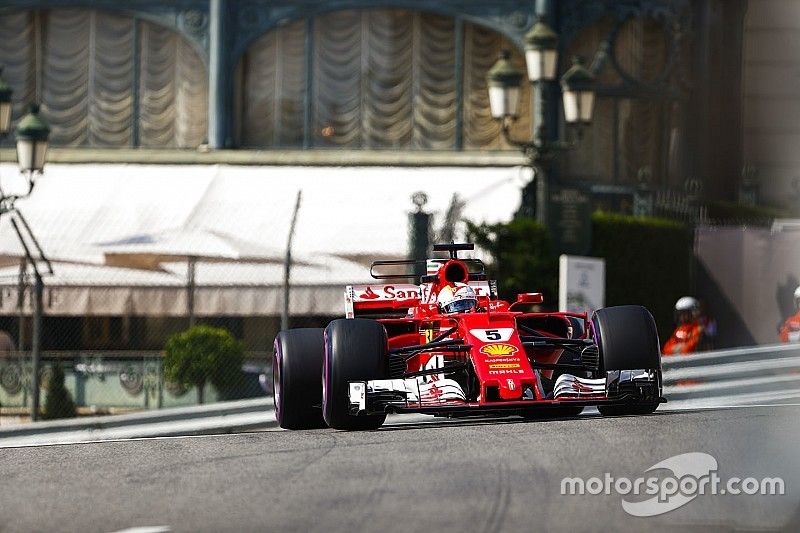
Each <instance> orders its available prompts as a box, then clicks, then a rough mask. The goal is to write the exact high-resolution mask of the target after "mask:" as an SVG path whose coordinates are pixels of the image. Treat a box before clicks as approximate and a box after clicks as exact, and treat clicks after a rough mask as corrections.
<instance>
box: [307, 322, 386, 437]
mask: <svg viewBox="0 0 800 533" xmlns="http://www.w3.org/2000/svg"><path fill="white" fill-rule="evenodd" d="M387 361H388V341H387V338H386V330H385V329H384V327H383V326H382V325H381V324H380V323H379V322H376V321H374V320H368V319H363V318H351V319H339V320H334V321H332V322H331V323H330V324H328V327H327V328H325V363H324V365H323V369H322V415H323V417H324V418H325V422H326V423H327V424H328V425H329V426H330V427H332V428H334V429H343V430H366V429H377V428H379V427H380V426H381V425H382V424H383V422H384V421H385V420H386V414H380V415H359V416H354V415H351V414H350V400H349V398H348V390H349V383H350V382H351V381H369V380H371V379H387V378H388V376H389V371H388V365H387Z"/></svg>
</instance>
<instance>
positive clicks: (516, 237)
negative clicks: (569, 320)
mask: <svg viewBox="0 0 800 533" xmlns="http://www.w3.org/2000/svg"><path fill="white" fill-rule="evenodd" d="M467 236H468V239H469V240H470V241H471V242H474V243H475V244H476V245H477V246H479V247H481V248H483V249H484V250H486V251H487V252H489V254H491V256H492V263H491V264H490V265H489V266H488V267H487V269H488V273H489V275H490V277H491V278H493V279H497V284H498V287H497V288H498V292H499V293H500V297H501V298H505V299H512V300H513V299H514V298H516V295H517V294H518V293H521V292H541V293H543V294H544V301H545V305H546V306H547V307H548V308H555V307H556V306H557V304H558V301H557V300H558V298H557V295H558V292H557V291H558V259H557V258H556V256H555V255H554V253H553V246H552V243H551V241H550V238H549V236H548V235H547V231H546V230H545V228H544V226H542V225H541V224H539V223H538V222H536V221H535V220H533V219H530V218H516V219H514V220H512V221H511V222H508V223H497V224H479V225H476V224H472V223H470V222H467Z"/></svg>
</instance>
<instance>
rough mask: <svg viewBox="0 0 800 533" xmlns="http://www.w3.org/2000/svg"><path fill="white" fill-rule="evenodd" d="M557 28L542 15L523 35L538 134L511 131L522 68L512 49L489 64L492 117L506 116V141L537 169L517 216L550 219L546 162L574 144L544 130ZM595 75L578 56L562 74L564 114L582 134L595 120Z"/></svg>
mask: <svg viewBox="0 0 800 533" xmlns="http://www.w3.org/2000/svg"><path fill="white" fill-rule="evenodd" d="M558 40H559V37H558V34H557V33H556V32H555V31H553V29H552V28H551V27H550V26H548V25H547V24H546V23H545V22H544V21H543V19H542V18H539V19H538V20H537V21H536V23H535V24H534V25H533V27H532V28H531V29H530V31H528V33H527V34H526V35H525V62H526V65H527V68H528V80H529V81H530V82H531V85H532V86H533V96H534V105H533V106H532V109H533V110H534V113H535V116H534V117H533V119H534V120H533V124H534V129H533V131H534V134H533V136H532V138H531V139H530V140H520V139H515V138H513V137H512V136H511V134H510V125H511V123H512V122H513V121H514V120H516V119H517V117H518V112H517V110H518V107H519V97H520V93H521V91H520V87H519V84H520V81H521V79H522V73H521V72H520V71H519V70H517V69H516V67H514V65H513V64H512V63H511V60H510V57H511V54H510V52H509V51H508V50H503V51H501V52H500V57H499V59H498V60H497V62H496V63H495V64H494V66H493V67H492V68H491V69H490V70H489V72H488V74H487V76H486V78H487V80H486V81H487V85H488V88H489V106H490V108H491V113H492V118H494V119H495V120H498V121H502V132H503V137H504V138H505V140H506V142H508V144H510V145H512V146H515V147H517V148H519V149H521V150H522V152H523V153H524V154H525V156H526V158H527V160H528V165H529V166H530V167H531V168H532V169H533V173H534V174H533V175H534V177H533V180H531V182H530V183H528V184H527V185H526V186H525V187H524V188H523V190H522V205H521V206H520V209H519V211H517V215H516V216H521V217H534V216H535V217H536V219H537V220H538V221H539V222H540V223H542V224H546V223H547V217H546V209H547V197H548V183H547V181H548V176H547V172H546V169H545V163H546V162H547V161H549V160H550V159H552V158H553V157H554V156H555V155H556V154H557V153H558V152H560V151H563V150H567V149H570V148H573V147H574V145H575V144H574V143H570V142H566V141H562V140H551V139H549V138H548V135H547V130H546V122H547V116H546V115H547V109H548V107H549V106H548V105H547V104H549V103H550V102H549V100H550V99H551V98H554V97H555V96H554V94H555V91H550V90H548V89H549V85H550V83H552V82H554V81H555V80H556V74H557V65H558ZM594 86H595V83H594V76H593V75H592V73H591V72H589V70H588V69H587V68H586V67H584V66H583V63H582V62H580V60H576V61H575V62H574V63H573V65H572V67H571V68H570V69H569V70H567V72H566V73H564V76H562V78H561V89H562V92H563V106H564V120H565V122H566V123H567V124H568V125H577V126H578V127H579V129H578V138H580V137H581V129H580V128H582V127H583V126H585V125H588V124H589V123H590V122H591V121H592V112H593V110H594V99H595V94H594Z"/></svg>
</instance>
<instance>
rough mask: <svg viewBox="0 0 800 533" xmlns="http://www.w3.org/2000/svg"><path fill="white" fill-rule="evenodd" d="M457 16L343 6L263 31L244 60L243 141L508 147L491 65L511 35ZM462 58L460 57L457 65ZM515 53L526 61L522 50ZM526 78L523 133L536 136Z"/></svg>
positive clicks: (252, 144)
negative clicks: (495, 113)
mask: <svg viewBox="0 0 800 533" xmlns="http://www.w3.org/2000/svg"><path fill="white" fill-rule="evenodd" d="M459 24H462V23H461V22H460V21H457V20H455V19H453V18H452V17H445V16H440V15H434V14H429V13H422V12H412V11H404V10H390V9H380V10H378V9H375V10H372V9H370V10H357V11H338V12H333V13H329V14H325V15H320V16H317V17H314V18H311V19H306V20H299V21H294V22H292V23H289V24H286V25H284V26H282V27H280V28H277V29H275V30H273V31H270V32H269V33H267V34H265V35H264V36H262V37H261V38H260V39H258V40H257V41H255V42H254V43H253V44H252V45H251V46H250V48H249V49H248V51H247V53H246V54H245V55H244V57H243V58H242V61H241V64H240V67H241V72H242V84H241V87H242V91H241V101H242V114H241V120H240V121H239V123H240V131H239V135H240V144H242V145H243V146H248V147H261V148H278V147H292V148H300V147H314V148H351V149H403V150H455V149H461V148H464V149H468V150H473V149H478V150H486V149H490V150H494V149H507V148H509V147H508V146H506V144H505V143H504V141H503V140H502V136H501V135H500V129H499V126H498V124H496V123H495V121H493V120H492V119H491V115H490V113H489V103H488V95H487V89H486V72H487V71H488V69H489V68H491V66H492V65H493V64H494V62H495V61H496V60H497V55H498V53H499V51H500V49H501V48H509V49H513V48H514V47H513V45H512V44H511V43H510V42H509V41H508V40H507V39H505V38H504V37H502V36H501V35H499V34H497V33H496V32H493V31H491V30H489V29H486V28H484V27H482V26H478V25H474V24H471V23H465V24H463V27H462V28H461V29H462V30H463V31H459V29H458V28H457V25H459ZM458 58H462V59H461V61H462V64H460V65H459V64H457V61H459V59H458ZM514 60H515V61H516V62H517V63H518V65H519V67H520V68H524V60H523V58H522V54H520V53H519V51H517V50H514ZM529 102H530V96H529V93H528V88H527V84H526V87H525V88H524V89H523V96H522V104H523V105H522V109H521V113H520V120H519V122H518V124H516V125H515V130H516V131H515V134H517V136H526V135H529V134H530V122H529V112H528V108H529Z"/></svg>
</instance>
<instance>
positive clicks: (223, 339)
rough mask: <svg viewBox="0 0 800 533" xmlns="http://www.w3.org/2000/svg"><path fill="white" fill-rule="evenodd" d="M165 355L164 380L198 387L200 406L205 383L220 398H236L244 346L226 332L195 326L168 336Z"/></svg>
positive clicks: (220, 329) (221, 329) (224, 330)
mask: <svg viewBox="0 0 800 533" xmlns="http://www.w3.org/2000/svg"><path fill="white" fill-rule="evenodd" d="M164 352H165V353H164V377H165V378H166V379H167V381H171V382H173V383H176V384H179V385H184V386H187V387H190V386H195V387H197V393H198V400H199V402H200V403H203V401H204V393H205V386H206V383H211V384H212V385H213V386H214V388H215V389H217V391H218V392H219V393H220V397H221V398H222V399H231V398H234V397H235V396H236V394H237V392H238V390H239V388H240V385H241V383H242V377H243V376H242V362H243V360H244V345H243V344H242V343H241V342H240V341H238V340H236V339H235V338H234V337H233V336H232V335H231V334H230V332H229V331H228V330H226V329H223V328H215V327H211V326H204V325H201V326H194V327H192V328H189V329H188V330H186V331H183V332H181V333H176V334H175V335H173V336H172V337H170V338H169V340H167V344H166V346H165V348H164Z"/></svg>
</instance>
